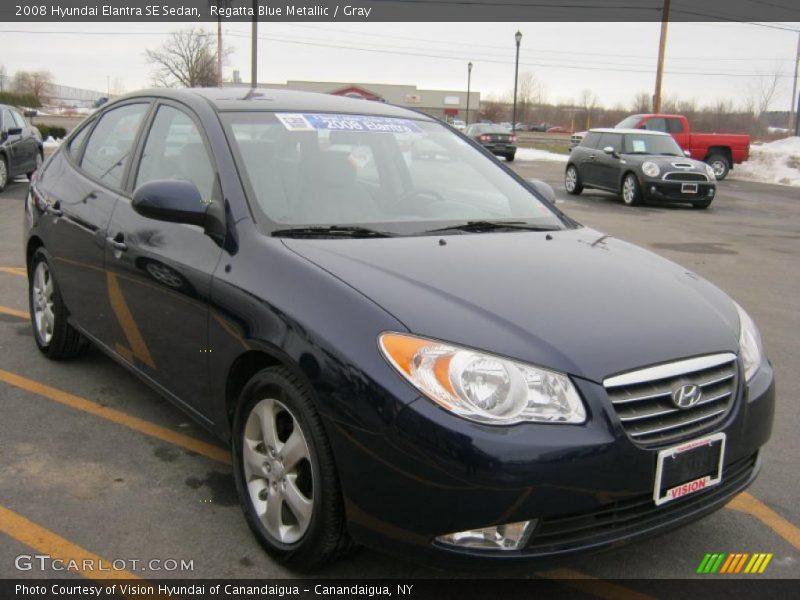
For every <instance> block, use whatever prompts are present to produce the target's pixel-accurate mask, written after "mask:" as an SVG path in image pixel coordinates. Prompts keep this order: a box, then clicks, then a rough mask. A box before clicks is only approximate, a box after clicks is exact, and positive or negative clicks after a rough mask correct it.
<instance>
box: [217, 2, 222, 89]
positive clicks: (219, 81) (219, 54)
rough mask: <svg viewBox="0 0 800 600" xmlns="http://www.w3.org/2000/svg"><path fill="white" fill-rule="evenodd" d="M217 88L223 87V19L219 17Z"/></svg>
mask: <svg viewBox="0 0 800 600" xmlns="http://www.w3.org/2000/svg"><path fill="white" fill-rule="evenodd" d="M217 87H222V17H221V16H220V17H217Z"/></svg>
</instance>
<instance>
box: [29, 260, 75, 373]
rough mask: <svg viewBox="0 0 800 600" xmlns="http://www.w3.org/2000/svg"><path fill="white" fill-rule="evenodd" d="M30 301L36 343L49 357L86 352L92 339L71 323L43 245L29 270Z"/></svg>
mask: <svg viewBox="0 0 800 600" xmlns="http://www.w3.org/2000/svg"><path fill="white" fill-rule="evenodd" d="M28 300H29V305H30V313H31V324H32V325H33V338H34V340H35V341H36V346H37V347H38V348H39V350H40V351H41V352H42V354H44V355H45V356H46V357H47V358H50V359H53V360H60V359H63V358H70V357H72V356H77V355H79V354H81V353H83V351H84V350H86V348H87V347H88V346H89V342H88V341H87V340H86V338H85V337H83V336H82V335H81V334H80V333H79V332H78V331H77V330H76V329H75V328H73V327H72V325H70V324H69V323H67V314H68V312H67V308H66V306H64V301H63V300H62V299H61V292H60V291H59V289H58V284H57V283H56V280H55V279H54V278H53V271H52V269H51V267H50V259H49V256H48V254H47V252H45V250H44V249H42V248H39V249H38V250H37V251H36V253H35V254H34V255H33V259H31V264H30V266H29V269H28Z"/></svg>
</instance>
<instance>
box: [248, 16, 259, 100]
mask: <svg viewBox="0 0 800 600" xmlns="http://www.w3.org/2000/svg"><path fill="white" fill-rule="evenodd" d="M250 35H251V36H252V39H251V42H250V85H251V86H252V87H253V88H254V89H255V87H256V86H257V85H258V0H253V30H252V32H251V33H250Z"/></svg>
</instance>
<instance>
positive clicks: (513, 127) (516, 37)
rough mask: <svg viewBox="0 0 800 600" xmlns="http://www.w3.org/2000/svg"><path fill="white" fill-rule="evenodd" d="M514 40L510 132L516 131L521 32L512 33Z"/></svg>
mask: <svg viewBox="0 0 800 600" xmlns="http://www.w3.org/2000/svg"><path fill="white" fill-rule="evenodd" d="M514 41H515V42H516V44H517V59H516V62H515V63H514V111H513V114H512V116H511V133H512V134H513V133H516V132H517V80H518V79H519V44H520V42H521V41H522V32H520V31H517V33H515V34H514Z"/></svg>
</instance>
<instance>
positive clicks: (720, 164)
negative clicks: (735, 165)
mask: <svg viewBox="0 0 800 600" xmlns="http://www.w3.org/2000/svg"><path fill="white" fill-rule="evenodd" d="M706 162H707V163H708V164H709V166H710V167H711V168H712V169H713V170H714V176H715V177H716V178H717V180H720V181H721V180H723V179H725V178H726V177H727V176H728V173H729V172H730V170H731V165H730V162H729V161H728V158H727V157H726V156H723V155H722V154H712V155H711V156H709V157H708V159H706Z"/></svg>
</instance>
